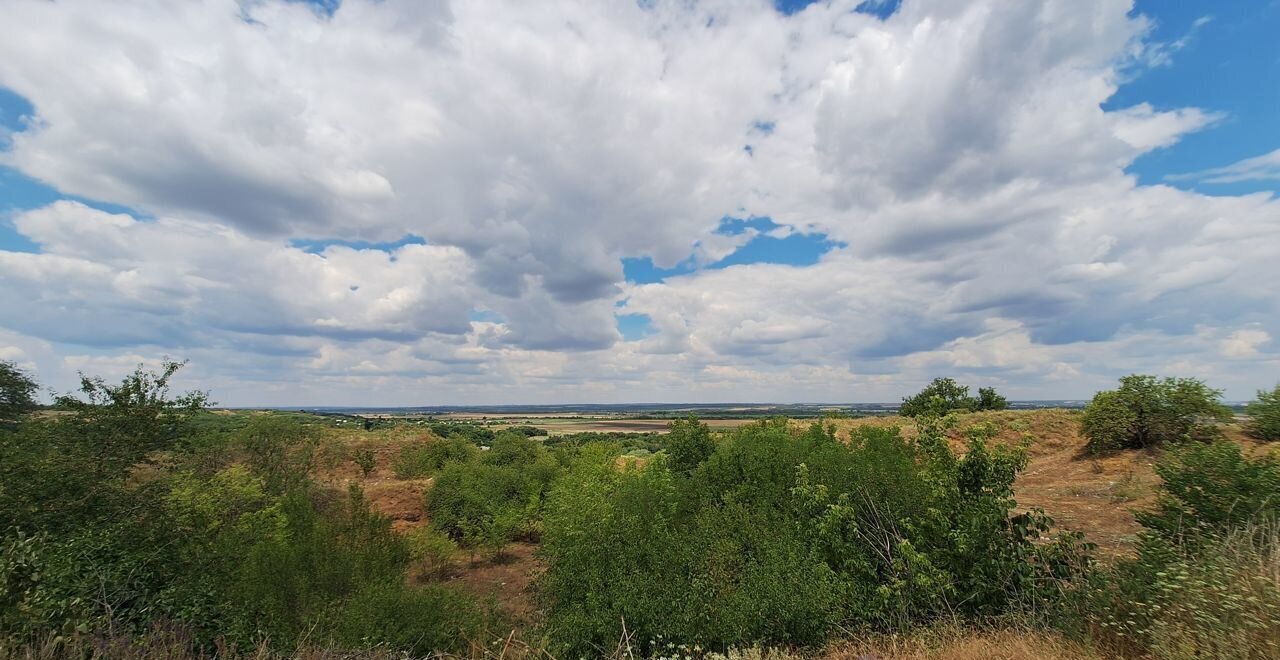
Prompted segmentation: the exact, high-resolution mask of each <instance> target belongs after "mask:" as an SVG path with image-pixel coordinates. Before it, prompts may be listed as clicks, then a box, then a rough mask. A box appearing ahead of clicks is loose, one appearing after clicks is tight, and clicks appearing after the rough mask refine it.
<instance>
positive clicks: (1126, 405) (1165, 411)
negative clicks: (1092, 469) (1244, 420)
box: [1080, 374, 1232, 451]
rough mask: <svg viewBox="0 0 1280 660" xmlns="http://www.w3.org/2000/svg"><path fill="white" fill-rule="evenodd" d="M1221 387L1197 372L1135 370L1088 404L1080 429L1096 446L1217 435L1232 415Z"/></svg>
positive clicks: (1140, 444) (1126, 446)
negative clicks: (1161, 374)
mask: <svg viewBox="0 0 1280 660" xmlns="http://www.w3.org/2000/svg"><path fill="white" fill-rule="evenodd" d="M1221 398H1222V392H1221V391H1219V390H1215V389H1212V388H1210V387H1209V386H1207V385H1205V384H1204V382H1202V381H1200V380H1197V379H1195V378H1157V377H1155V376H1141V375H1136V374H1135V375H1130V376H1125V377H1123V378H1121V379H1120V387H1119V388H1117V389H1115V390H1109V391H1105V392H1099V393H1098V394H1096V395H1094V397H1093V400H1092V401H1091V402H1090V403H1089V405H1088V406H1087V407H1086V408H1085V410H1084V417H1083V418H1082V420H1081V424H1080V429H1081V431H1082V432H1083V433H1084V435H1085V437H1086V438H1088V439H1089V448H1090V449H1091V450H1094V451H1102V450H1108V449H1131V448H1140V447H1149V446H1154V445H1160V444H1164V443H1168V442H1177V441H1182V440H1200V441H1205V440H1212V439H1214V438H1217V437H1220V436H1221V434H1222V432H1221V430H1219V429H1218V427H1217V422H1224V421H1229V420H1230V419H1231V418H1232V415H1231V410H1230V409H1229V408H1227V407H1226V406H1224V405H1222V403H1221V401H1220V400H1221Z"/></svg>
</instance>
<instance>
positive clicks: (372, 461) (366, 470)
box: [351, 448, 378, 477]
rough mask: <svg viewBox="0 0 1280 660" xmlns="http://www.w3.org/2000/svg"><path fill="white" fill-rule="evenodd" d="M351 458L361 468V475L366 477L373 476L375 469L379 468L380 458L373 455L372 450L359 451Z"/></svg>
mask: <svg viewBox="0 0 1280 660" xmlns="http://www.w3.org/2000/svg"><path fill="white" fill-rule="evenodd" d="M351 458H352V460H354V461H355V463H356V465H357V466H359V467H360V474H363V475H364V476H365V477H368V476H369V475H370V474H372V473H373V469H374V468H376V467H378V457H377V455H376V454H374V453H373V450H372V449H368V448H364V449H357V450H356V451H355V453H354V454H353V455H352V457H351Z"/></svg>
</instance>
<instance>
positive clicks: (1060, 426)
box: [326, 410, 1280, 660]
mask: <svg viewBox="0 0 1280 660" xmlns="http://www.w3.org/2000/svg"><path fill="white" fill-rule="evenodd" d="M1079 418H1080V413H1079V412H1078V411H1069V410H1033V411H999V412H982V413H972V414H964V415H960V416H959V419H958V424H957V426H956V429H955V432H954V433H953V436H952V437H953V442H954V445H955V447H956V448H957V449H962V448H963V447H964V431H965V429H968V428H970V427H972V426H974V425H977V424H980V423H991V424H994V425H996V427H997V428H998V429H999V432H998V434H997V436H996V438H995V440H994V442H996V443H1001V444H1011V445H1018V444H1025V446H1026V447H1027V452H1028V457H1029V464H1028V467H1027V469H1026V470H1025V471H1024V472H1023V474H1022V475H1021V477H1020V478H1019V480H1018V484H1017V499H1018V502H1019V505H1020V506H1023V507H1028V508H1033V507H1034V508H1041V509H1044V510H1045V511H1046V512H1047V513H1048V514H1049V515H1051V516H1053V517H1054V518H1055V520H1056V521H1057V523H1058V524H1059V525H1060V526H1061V527H1064V528H1067V529H1072V530H1078V531H1083V532H1084V533H1085V534H1086V536H1087V537H1088V539H1089V540H1091V541H1092V542H1094V543H1096V544H1098V554H1099V556H1100V557H1101V558H1102V559H1104V560H1106V559H1110V558H1115V557H1118V556H1123V555H1125V554H1127V553H1129V552H1130V551H1131V550H1132V548H1133V541H1134V538H1135V535H1136V534H1137V531H1138V525H1137V523H1136V522H1135V520H1134V517H1133V514H1132V512H1131V511H1132V510H1133V509H1135V508H1140V507H1144V506H1148V505H1150V504H1151V503H1152V502H1153V501H1154V497H1155V490H1156V485H1157V484H1158V477H1157V476H1156V475H1155V472H1154V470H1153V465H1154V463H1155V462H1156V460H1157V458H1158V453H1157V452H1156V451H1127V452H1115V453H1111V454H1107V455H1102V456H1092V455H1088V454H1086V453H1085V452H1084V447H1085V441H1084V438H1082V437H1081V436H1080V435H1079ZM794 423H795V424H797V425H808V424H809V423H810V422H808V421H796V422H794ZM828 423H832V424H835V425H836V427H837V429H838V432H839V433H845V434H847V431H848V429H850V428H852V427H856V426H862V425H876V426H899V427H901V428H902V430H903V434H904V435H906V436H908V437H910V436H913V435H914V434H915V427H914V424H913V422H912V421H911V420H910V419H906V418H901V417H869V418H859V419H851V420H832V421H829V422H828ZM1225 431H1226V434H1227V436H1228V437H1229V438H1230V439H1232V440H1234V441H1236V442H1239V443H1241V444H1242V445H1244V446H1245V447H1246V448H1247V451H1248V452H1249V453H1261V452H1276V451H1280V447H1276V446H1274V444H1273V445H1272V446H1267V445H1264V444H1261V443H1257V442H1254V441H1252V440H1250V439H1248V438H1247V437H1246V436H1245V435H1244V434H1243V432H1242V431H1241V430H1240V429H1239V427H1238V426H1237V425H1229V426H1227V427H1226V429H1225ZM332 433H333V438H334V439H336V440H339V441H340V442H342V443H343V444H346V445H348V446H350V447H352V448H355V447H367V448H370V449H373V450H374V452H375V453H376V455H377V457H378V459H377V462H378V467H377V468H376V469H375V470H374V471H373V473H372V474H371V475H370V476H369V477H367V478H366V477H363V476H362V475H361V474H360V471H359V470H358V469H357V468H356V467H355V465H354V464H353V463H352V462H351V461H345V462H340V463H338V464H336V465H335V466H333V469H332V470H330V471H328V472H327V475H326V476H327V478H328V479H331V480H332V481H333V482H334V483H335V485H341V484H343V483H345V482H347V481H349V480H357V481H360V482H361V483H362V484H363V486H364V488H365V490H366V493H367V495H368V497H369V499H370V501H371V502H372V503H373V505H374V506H375V507H377V508H378V509H379V510H381V511H383V512H384V513H386V514H387V515H389V516H391V517H392V518H393V520H394V521H395V526H396V528H397V529H409V528H412V527H417V526H421V525H425V524H427V519H426V514H425V511H424V507H423V500H424V498H423V495H424V494H425V493H426V491H427V490H428V489H429V488H430V484H431V480H430V479H411V480H400V479H396V478H395V475H394V474H393V473H392V471H391V467H390V463H391V459H392V457H393V456H394V454H395V452H396V451H397V450H398V448H399V447H400V446H401V445H402V444H404V443H405V442H408V441H410V440H411V439H413V438H415V437H419V436H421V435H423V431H421V430H417V429H403V430H402V429H393V430H386V431H373V432H361V431H355V430H334V431H332ZM533 550H534V548H533V546H528V545H527V544H524V545H520V546H519V547H514V548H512V551H511V552H509V553H508V555H507V556H506V557H504V558H502V559H501V560H500V561H493V560H487V559H482V560H479V561H476V562H471V563H466V562H464V563H463V568H462V571H461V573H460V574H459V575H457V576H455V577H454V578H453V580H455V581H456V582H457V583H459V584H461V585H463V586H464V587H466V588H468V589H469V590H471V591H473V592H474V593H476V595H477V596H480V597H481V598H484V599H488V598H494V599H495V600H496V602H497V603H498V605H499V606H500V607H502V608H503V609H505V610H507V611H508V612H509V613H510V614H512V615H514V617H515V619H516V620H518V621H525V622H528V621H531V620H532V619H533V618H535V617H536V610H535V608H534V605H533V600H532V594H531V593H530V592H529V585H530V583H531V581H532V578H533V576H534V575H535V574H536V573H537V572H538V571H539V570H540V568H541V565H540V563H539V561H538V559H537V557H536V556H535V555H534V553H533ZM510 655H519V654H509V655H508V657H510ZM741 657H743V658H744V660H746V659H747V658H786V657H788V656H786V655H778V654H769V653H764V654H761V653H760V652H758V651H751V650H748V651H745V652H743V654H742V656H741ZM824 657H828V658H832V659H850V660H852V659H858V658H881V659H883V660H890V659H901V660H908V659H914V658H926V657H927V658H950V659H954V660H968V659H971V658H972V659H977V658H1007V659H1009V660H1020V659H1024V658H1025V659H1028V660H1029V659H1031V658H1063V659H1067V658H1073V659H1074V658H1089V657H1095V656H1093V655H1091V654H1090V653H1089V652H1088V651H1087V650H1085V649H1083V648H1081V647H1079V646H1077V645H1074V644H1072V643H1070V642H1067V641H1066V640H1063V639H1062V638H1060V637H1057V636H1054V635H1047V634H1044V633H1040V632H1024V631H1016V630H995V631H974V630H961V629H953V628H941V629H937V630H930V631H925V632H923V633H921V634H918V635H913V636H911V637H909V638H879V639H871V640H865V641H862V642H859V643H853V644H850V643H843V644H838V645H835V646H833V647H832V648H831V649H829V650H828V652H827V653H826V654H825V655H824Z"/></svg>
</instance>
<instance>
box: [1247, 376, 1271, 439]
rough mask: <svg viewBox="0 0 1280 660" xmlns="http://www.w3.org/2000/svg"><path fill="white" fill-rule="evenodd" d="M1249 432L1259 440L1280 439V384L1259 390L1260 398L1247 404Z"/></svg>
mask: <svg viewBox="0 0 1280 660" xmlns="http://www.w3.org/2000/svg"><path fill="white" fill-rule="evenodd" d="M1244 414H1246V415H1248V416H1249V427H1248V428H1249V433H1250V434H1251V435H1252V436H1253V437H1255V438H1258V439H1259V440H1280V385H1276V386H1275V387H1274V388H1272V389H1271V390H1262V391H1260V392H1258V399H1257V400H1256V401H1253V402H1251V403H1250V404H1249V405H1247V406H1245V408H1244Z"/></svg>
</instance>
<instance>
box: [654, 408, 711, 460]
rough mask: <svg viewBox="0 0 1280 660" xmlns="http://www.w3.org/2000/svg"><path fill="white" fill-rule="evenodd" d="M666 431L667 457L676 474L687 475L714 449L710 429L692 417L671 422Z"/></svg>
mask: <svg viewBox="0 0 1280 660" xmlns="http://www.w3.org/2000/svg"><path fill="white" fill-rule="evenodd" d="M667 431H668V432H667V437H666V447H667V455H668V456H670V457H671V459H670V460H671V470H672V471H673V472H675V473H676V474H689V473H690V472H692V471H693V470H695V469H697V467H698V464H700V463H702V462H703V461H705V460H707V458H708V457H709V456H711V453H712V452H714V451H715V449H716V445H715V442H713V441H712V440H711V429H709V428H707V425H706V424H703V423H702V422H699V421H698V418H697V417H694V416H693V415H690V416H689V418H688V419H677V420H673V421H672V422H671V424H669V425H668V426H667Z"/></svg>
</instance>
